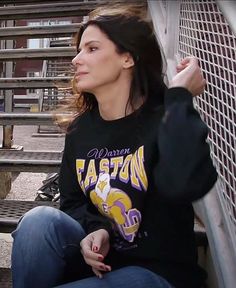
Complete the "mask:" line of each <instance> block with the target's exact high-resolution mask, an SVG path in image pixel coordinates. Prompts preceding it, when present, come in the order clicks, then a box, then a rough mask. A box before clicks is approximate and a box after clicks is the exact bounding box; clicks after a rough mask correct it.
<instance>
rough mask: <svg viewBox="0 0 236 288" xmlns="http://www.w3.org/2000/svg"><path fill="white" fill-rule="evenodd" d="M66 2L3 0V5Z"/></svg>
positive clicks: (77, 0) (79, 0) (57, 0)
mask: <svg viewBox="0 0 236 288" xmlns="http://www.w3.org/2000/svg"><path fill="white" fill-rule="evenodd" d="M49 1H50V2H58V3H59V2H64V3H66V2H67V1H66V0H2V1H1V5H9V4H39V3H42V4H45V3H48V2H49ZM83 1H84V0H70V2H83Z"/></svg>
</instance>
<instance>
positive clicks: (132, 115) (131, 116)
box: [91, 105, 144, 126]
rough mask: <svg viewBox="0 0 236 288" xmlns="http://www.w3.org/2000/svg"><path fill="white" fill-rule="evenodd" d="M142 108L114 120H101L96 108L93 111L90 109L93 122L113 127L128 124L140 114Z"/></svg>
mask: <svg viewBox="0 0 236 288" xmlns="http://www.w3.org/2000/svg"><path fill="white" fill-rule="evenodd" d="M143 106H144V105H141V106H140V107H139V108H138V109H137V110H135V111H134V112H132V113H130V114H129V115H126V116H124V117H121V118H118V119H114V120H105V119H103V118H102V116H101V115H100V112H99V109H98V106H96V107H95V108H94V109H92V111H91V113H92V115H93V116H94V119H95V121H97V122H98V123H100V124H103V125H108V126H113V125H119V124H124V123H125V122H129V121H131V120H132V119H135V118H136V117H137V116H138V115H139V114H140V112H141V111H142V110H143Z"/></svg>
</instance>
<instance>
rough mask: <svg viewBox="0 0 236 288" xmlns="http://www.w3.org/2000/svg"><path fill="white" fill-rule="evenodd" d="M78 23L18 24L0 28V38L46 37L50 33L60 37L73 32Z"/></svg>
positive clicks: (78, 25)
mask: <svg viewBox="0 0 236 288" xmlns="http://www.w3.org/2000/svg"><path fill="white" fill-rule="evenodd" d="M80 26H81V24H80V23H76V24H67V25H54V26H18V27H6V28H1V29H0V40H2V39H16V38H19V37H26V38H47V37H51V36H52V35H53V36H54V37H55V36H57V37H62V36H68V35H72V34H75V33H76V32H77V31H78V29H79V27H80Z"/></svg>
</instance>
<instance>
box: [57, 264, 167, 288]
mask: <svg viewBox="0 0 236 288" xmlns="http://www.w3.org/2000/svg"><path fill="white" fill-rule="evenodd" d="M98 287H99V288H121V287H122V288H150V287H152V288H173V286H172V285H171V284H169V283H168V282H167V281H166V280H165V279H164V278H162V277H160V276H158V275H157V274H155V273H153V272H151V271H149V270H147V269H145V268H142V267H138V266H127V267H124V268H121V269H117V270H114V271H111V272H108V273H106V274H104V276H103V278H102V279H99V278H98V277H96V276H94V277H89V278H86V279H83V280H79V281H75V282H71V283H67V284H64V285H61V286H57V288H98Z"/></svg>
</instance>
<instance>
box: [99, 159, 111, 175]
mask: <svg viewBox="0 0 236 288" xmlns="http://www.w3.org/2000/svg"><path fill="white" fill-rule="evenodd" d="M99 172H100V173H106V174H109V160H108V159H106V158H103V159H101V161H100V164H99Z"/></svg>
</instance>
